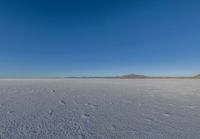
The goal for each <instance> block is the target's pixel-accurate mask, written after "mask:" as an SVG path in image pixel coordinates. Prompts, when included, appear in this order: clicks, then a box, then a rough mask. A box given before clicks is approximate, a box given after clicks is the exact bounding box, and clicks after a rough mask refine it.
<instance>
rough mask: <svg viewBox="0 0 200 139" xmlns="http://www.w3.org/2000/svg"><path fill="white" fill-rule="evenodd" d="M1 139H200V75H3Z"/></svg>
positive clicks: (0, 98) (0, 91)
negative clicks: (133, 77) (129, 77)
mask: <svg viewBox="0 0 200 139" xmlns="http://www.w3.org/2000/svg"><path fill="white" fill-rule="evenodd" d="M0 138H1V139H199V138H200V80H169V79H168V80H164V79H163V80H157V79H153V80H150V79H148V80H142V79H141V80H126V79H125V80H122V79H121V80H120V79H1V80H0Z"/></svg>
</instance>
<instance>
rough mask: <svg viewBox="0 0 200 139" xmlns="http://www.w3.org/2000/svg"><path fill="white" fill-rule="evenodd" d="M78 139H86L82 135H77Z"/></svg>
mask: <svg viewBox="0 0 200 139" xmlns="http://www.w3.org/2000/svg"><path fill="white" fill-rule="evenodd" d="M78 139H86V135H84V134H81V135H78Z"/></svg>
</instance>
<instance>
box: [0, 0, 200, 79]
mask: <svg viewBox="0 0 200 139" xmlns="http://www.w3.org/2000/svg"><path fill="white" fill-rule="evenodd" d="M199 15H200V2H198V1H195V0H193V1H191V0H182V1H180V0H166V1H164V0H152V1H149V0H140V1H139V0H84V1H83V0H1V1H0V76H14V77H16V76H79V75H120V74H127V73H128V74H129V73H136V74H148V75H193V74H198V73H200V64H199V60H200V27H199V25H200V16H199Z"/></svg>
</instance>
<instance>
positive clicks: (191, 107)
mask: <svg viewBox="0 0 200 139" xmlns="http://www.w3.org/2000/svg"><path fill="white" fill-rule="evenodd" d="M187 108H189V109H192V110H193V109H195V106H187Z"/></svg>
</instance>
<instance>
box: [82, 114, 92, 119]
mask: <svg viewBox="0 0 200 139" xmlns="http://www.w3.org/2000/svg"><path fill="white" fill-rule="evenodd" d="M81 118H82V119H88V118H90V115H89V114H88V113H83V114H81Z"/></svg>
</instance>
